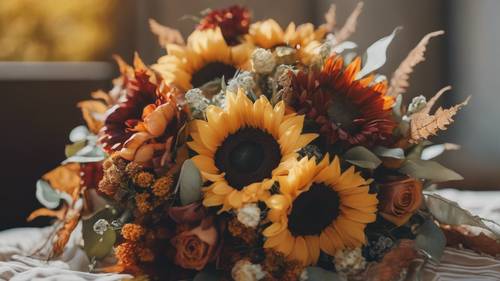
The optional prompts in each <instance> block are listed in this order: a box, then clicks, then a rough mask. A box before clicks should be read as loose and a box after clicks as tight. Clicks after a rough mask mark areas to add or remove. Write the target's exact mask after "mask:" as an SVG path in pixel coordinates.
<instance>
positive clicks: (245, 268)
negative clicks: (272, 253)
mask: <svg viewBox="0 0 500 281" xmlns="http://www.w3.org/2000/svg"><path fill="white" fill-rule="evenodd" d="M266 274H267V273H266V272H264V271H263V270H262V266H261V265H260V264H253V263H251V262H250V261H248V260H240V261H238V262H237V263H236V264H235V265H234V266H233V269H232V270H231V277H233V279H234V280H235V281H258V280H261V279H263V278H264V277H265V276H266Z"/></svg>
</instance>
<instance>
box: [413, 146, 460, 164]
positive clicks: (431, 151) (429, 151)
mask: <svg viewBox="0 0 500 281" xmlns="http://www.w3.org/2000/svg"><path fill="white" fill-rule="evenodd" d="M457 149H460V145H458V144H453V143H442V144H436V145H431V146H428V147H426V148H424V149H423V150H422V155H420V158H421V159H422V160H430V159H433V158H435V157H437V156H439V155H441V154H442V153H443V152H445V151H446V150H457Z"/></svg>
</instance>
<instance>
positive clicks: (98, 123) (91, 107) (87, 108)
mask: <svg viewBox="0 0 500 281" xmlns="http://www.w3.org/2000/svg"><path fill="white" fill-rule="evenodd" d="M76 106H77V107H79V108H80V110H81V111H82V115H83V119H84V120H85V123H87V127H88V128H89V130H90V131H91V132H92V133H94V134H97V133H98V132H99V130H100V129H101V128H102V126H103V124H104V122H103V120H99V118H97V116H98V115H99V114H103V113H104V112H106V110H108V106H106V104H104V103H103V102H101V101H98V100H85V101H81V102H79V103H77V105H76Z"/></svg>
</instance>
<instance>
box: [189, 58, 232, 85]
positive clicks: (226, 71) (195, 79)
mask: <svg viewBox="0 0 500 281" xmlns="http://www.w3.org/2000/svg"><path fill="white" fill-rule="evenodd" d="M235 73H236V68H235V67H234V66H232V65H229V64H225V63H222V62H211V63H208V64H206V65H205V66H203V67H202V68H201V69H200V70H198V71H196V72H195V73H194V74H193V76H192V78H191V84H192V85H193V87H194V88H199V87H201V86H203V85H204V84H205V83H207V82H210V81H212V80H214V79H216V78H222V76H224V78H225V79H226V81H227V80H229V79H231V78H233V76H234V74H235Z"/></svg>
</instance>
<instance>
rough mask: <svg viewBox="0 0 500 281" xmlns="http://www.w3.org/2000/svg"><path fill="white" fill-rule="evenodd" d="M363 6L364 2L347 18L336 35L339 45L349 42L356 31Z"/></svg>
mask: <svg viewBox="0 0 500 281" xmlns="http://www.w3.org/2000/svg"><path fill="white" fill-rule="evenodd" d="M363 5H364V3H363V2H359V3H358V4H357V5H356V8H354V10H353V11H352V13H351V14H350V15H349V17H348V18H347V20H346V22H345V24H344V26H343V27H342V28H341V29H340V30H339V31H338V32H337V33H335V39H336V41H337V44H338V43H341V42H344V41H345V40H347V39H348V38H349V37H350V36H351V35H352V34H353V33H354V32H355V31H356V25H357V23H358V17H359V15H360V14H361V12H362V11H363Z"/></svg>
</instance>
